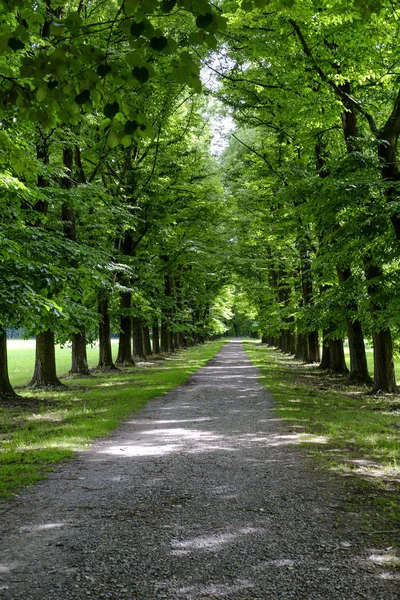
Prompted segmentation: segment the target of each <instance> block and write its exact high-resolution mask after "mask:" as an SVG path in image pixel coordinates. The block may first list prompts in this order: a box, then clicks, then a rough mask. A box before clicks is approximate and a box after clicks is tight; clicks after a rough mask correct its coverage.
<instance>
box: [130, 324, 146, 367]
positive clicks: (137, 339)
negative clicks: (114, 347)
mask: <svg viewBox="0 0 400 600" xmlns="http://www.w3.org/2000/svg"><path fill="white" fill-rule="evenodd" d="M132 328H133V354H134V356H137V357H138V358H144V352H143V333H142V319H141V318H140V317H133V319H132Z"/></svg>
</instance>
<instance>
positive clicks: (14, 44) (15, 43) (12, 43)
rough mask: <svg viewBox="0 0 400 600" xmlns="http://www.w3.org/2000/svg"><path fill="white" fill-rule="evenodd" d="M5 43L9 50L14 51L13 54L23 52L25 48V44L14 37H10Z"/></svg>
mask: <svg viewBox="0 0 400 600" xmlns="http://www.w3.org/2000/svg"><path fill="white" fill-rule="evenodd" d="M7 43H8V46H9V47H10V48H11V50H14V52H17V50H23V49H24V48H25V44H24V43H23V42H21V40H19V39H17V38H15V37H11V38H10V39H9V40H8V42H7Z"/></svg>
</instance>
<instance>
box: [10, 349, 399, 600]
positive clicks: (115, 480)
mask: <svg viewBox="0 0 400 600" xmlns="http://www.w3.org/2000/svg"><path fill="white" fill-rule="evenodd" d="M352 486H353V483H352V480H351V479H349V478H346V477H342V476H341V475H340V474H338V473H334V472H329V471H327V470H324V469H322V468H321V467H320V466H319V464H318V463H316V462H315V461H314V460H313V459H312V458H310V457H309V456H307V455H306V454H305V453H304V452H303V451H302V450H301V449H300V448H299V447H298V446H296V445H295V444H294V443H293V434H292V433H291V432H290V431H289V429H288V427H287V425H286V424H285V422H284V421H283V420H282V418H280V417H279V413H276V412H274V411H273V409H272V400H271V397H270V395H269V394H268V392H267V391H265V390H264V389H263V387H262V386H261V383H260V380H259V372H258V370H257V368H256V367H254V366H253V365H252V364H251V363H250V361H249V359H248V358H247V356H246V354H245V353H244V351H243V348H242V344H241V343H240V342H239V341H233V342H230V343H228V344H226V345H225V346H224V348H223V349H222V351H221V352H219V353H218V354H217V355H216V357H215V358H214V359H213V360H212V361H211V362H210V363H208V365H207V366H206V367H203V368H202V369H200V370H199V371H197V372H196V373H195V375H193V376H192V377H191V378H190V380H189V381H188V382H187V383H186V384H183V385H181V386H179V387H178V388H176V389H175V390H173V391H171V392H169V393H168V394H166V395H165V396H163V397H162V398H156V399H154V400H152V401H150V402H149V403H148V405H147V406H146V407H145V408H143V409H142V410H140V411H139V412H138V413H136V414H135V415H134V416H133V417H132V418H130V419H129V420H128V421H127V422H126V423H125V424H124V425H122V426H121V427H120V428H119V429H118V430H116V431H115V432H114V434H113V436H112V437H110V438H107V439H101V440H99V441H98V442H97V443H95V444H94V445H93V446H92V447H91V448H90V449H89V450H88V451H86V452H81V453H79V454H78V455H77V457H76V459H74V460H73V461H71V462H70V463H68V464H63V465H59V466H58V467H57V468H56V470H55V471H54V472H53V473H51V474H50V476H49V478H48V479H47V480H45V481H41V482H39V483H38V484H37V485H36V486H34V487H32V488H29V489H26V490H25V491H23V492H22V493H21V494H20V495H19V497H17V498H16V499H14V500H12V501H11V502H10V503H7V504H4V505H3V506H2V509H3V511H2V514H1V515H0V539H1V542H0V597H1V598H5V599H7V600H17V599H20V600H22V599H23V600H69V599H73V600H82V599H83V598H94V599H96V600H100V599H105V598H108V599H113V600H119V599H128V600H133V599H141V600H153V599H154V600H156V599H157V600H158V599H160V600H161V599H168V600H174V599H186V600H206V599H224V600H229V599H232V600H233V599H235V600H250V599H252V600H256V599H259V600H269V599H271V600H283V599H285V600H286V599H290V598H296V599H302V600H316V599H318V600H352V599H365V598H367V599H370V600H383V599H385V600H394V599H397V600H398V599H399V598H400V593H399V587H400V574H399V572H398V569H396V568H395V567H393V564H394V558H395V557H394V551H393V549H392V548H385V547H380V546H376V545H374V544H373V543H372V541H371V536H370V535H369V534H368V532H367V531H365V529H364V527H363V522H364V521H365V514H361V513H360V512H359V511H358V510H355V509H354V506H349V503H348V498H349V496H351V494H352V491H353V488H352Z"/></svg>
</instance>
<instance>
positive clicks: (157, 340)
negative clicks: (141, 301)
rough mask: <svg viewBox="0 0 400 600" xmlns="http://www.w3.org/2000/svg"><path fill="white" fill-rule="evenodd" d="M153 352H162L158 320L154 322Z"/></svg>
mask: <svg viewBox="0 0 400 600" xmlns="http://www.w3.org/2000/svg"><path fill="white" fill-rule="evenodd" d="M153 354H160V330H159V326H158V321H155V322H154V323H153Z"/></svg>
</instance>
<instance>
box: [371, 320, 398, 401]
mask: <svg viewBox="0 0 400 600" xmlns="http://www.w3.org/2000/svg"><path fill="white" fill-rule="evenodd" d="M372 341H373V345H374V386H373V391H374V392H375V393H377V392H395V391H396V378H395V373H394V363H393V343H392V335H391V333H390V330H389V329H384V330H383V331H377V329H376V327H375V326H374V328H373V331H372Z"/></svg>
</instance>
